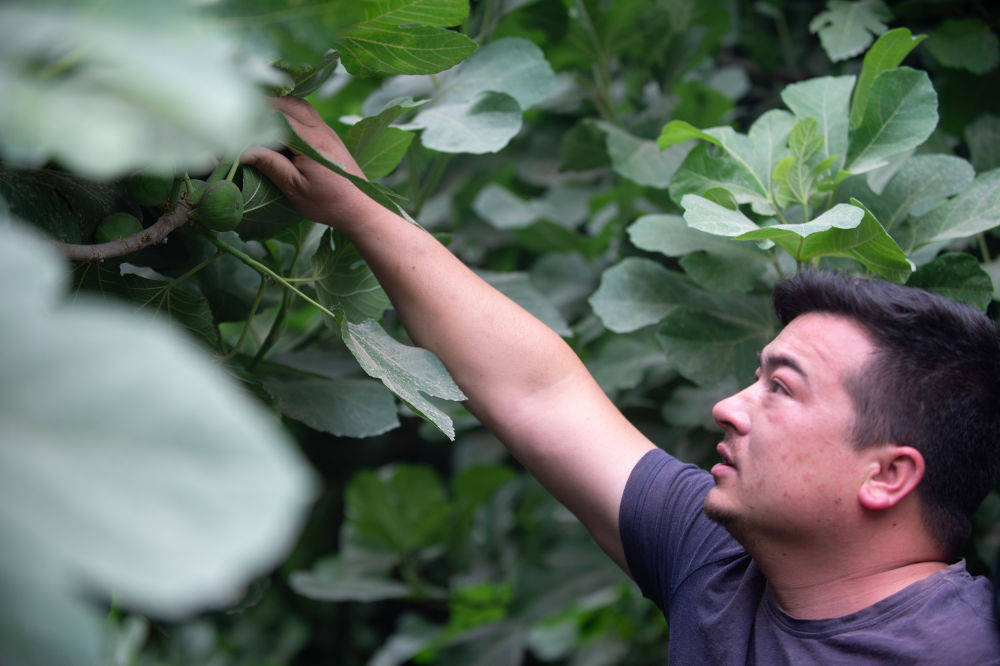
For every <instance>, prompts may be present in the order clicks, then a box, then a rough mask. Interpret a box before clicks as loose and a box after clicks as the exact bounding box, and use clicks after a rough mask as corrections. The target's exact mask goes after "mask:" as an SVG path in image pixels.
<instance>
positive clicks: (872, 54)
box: [851, 28, 926, 129]
mask: <svg viewBox="0 0 1000 666" xmlns="http://www.w3.org/2000/svg"><path fill="white" fill-rule="evenodd" d="M925 37H926V36H925V35H917V36H916V37H914V36H913V35H912V34H911V33H910V31H909V30H907V29H906V28H896V29H895V30H890V31H889V32H887V33H885V34H884V35H882V36H881V37H879V38H878V40H877V41H876V42H875V43H874V44H873V45H872V47H871V48H870V49H868V53H866V54H865V60H864V64H863V65H862V66H861V75H860V76H859V77H858V85H857V86H856V87H855V88H854V96H853V97H852V98H851V128H852V129H853V128H856V127H858V126H859V125H860V124H861V121H862V119H863V118H864V115H865V108H866V107H867V106H868V96H869V95H870V94H871V88H872V83H874V82H875V77H876V76H878V75H879V74H881V73H882V72H885V71H887V70H890V69H892V68H894V67H898V66H899V63H901V62H903V58H905V57H906V55H907V54H908V53H909V52H910V51H912V50H913V49H914V48H915V47H916V46H917V44H919V43H920V42H922V41H923V40H924V39H925Z"/></svg>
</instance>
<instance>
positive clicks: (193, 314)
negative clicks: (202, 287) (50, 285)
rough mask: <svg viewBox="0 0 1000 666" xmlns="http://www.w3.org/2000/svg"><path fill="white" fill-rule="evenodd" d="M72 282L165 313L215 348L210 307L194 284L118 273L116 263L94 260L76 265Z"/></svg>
mask: <svg viewBox="0 0 1000 666" xmlns="http://www.w3.org/2000/svg"><path fill="white" fill-rule="evenodd" d="M74 282H75V283H76V286H77V287H78V288H84V289H87V290H89V291H90V292H97V293H102V294H107V295H114V296H117V297H121V298H126V299H128V300H130V301H132V302H133V303H134V304H136V305H137V306H138V309H139V310H141V311H143V312H148V313H154V314H164V315H168V316H169V317H170V318H172V319H173V321H174V322H175V323H178V324H180V325H182V326H184V327H185V328H186V329H187V330H189V331H190V332H191V333H193V334H194V335H195V336H197V337H198V338H200V339H201V340H203V341H205V342H206V343H208V345H209V346H210V347H211V348H212V349H218V348H219V331H218V329H217V328H216V327H215V321H214V318H213V316H212V310H211V308H210V307H209V305H208V300H207V299H206V298H205V297H204V296H203V295H202V294H201V293H200V292H199V291H198V290H197V289H196V288H195V287H192V286H189V285H188V284H186V283H180V284H174V283H172V282H170V281H167V280H156V279H150V278H146V277H141V276H139V275H134V274H128V275H121V273H120V271H119V267H118V266H117V265H114V264H110V265H107V264H105V263H97V262H95V263H90V264H84V265H83V266H81V267H79V268H78V274H77V275H76V276H75V279H74Z"/></svg>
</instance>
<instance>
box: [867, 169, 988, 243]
mask: <svg viewBox="0 0 1000 666" xmlns="http://www.w3.org/2000/svg"><path fill="white" fill-rule="evenodd" d="M974 177H975V172H974V171H973V169H972V165H970V164H969V163H968V162H966V161H965V160H963V159H962V158H961V157H955V156H953V155H916V156H914V157H911V158H910V159H908V160H906V162H904V163H903V165H902V166H901V167H900V168H899V171H897V172H896V173H895V175H894V176H893V177H892V179H891V180H890V181H889V183H888V184H887V185H886V186H885V189H884V190H882V195H881V196H879V197H874V200H873V205H870V206H869V207H870V209H871V210H872V211H873V212H876V213H878V218H879V221H880V222H882V226H884V227H885V228H886V231H889V232H892V231H893V229H895V228H896V227H898V226H899V225H900V224H902V223H903V222H904V221H905V220H906V219H907V217H909V216H910V215H915V216H919V215H923V214H924V213H926V212H927V211H928V210H930V209H931V208H933V207H935V206H936V205H937V204H938V203H940V202H941V201H942V200H943V199H945V198H946V197H950V196H952V195H955V194H958V193H960V192H963V191H965V190H966V189H967V188H968V187H969V186H970V185H971V184H972V181H973V178H974ZM864 203H865V205H869V204H868V202H864ZM882 211H885V214H882Z"/></svg>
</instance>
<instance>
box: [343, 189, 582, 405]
mask: <svg viewBox="0 0 1000 666" xmlns="http://www.w3.org/2000/svg"><path fill="white" fill-rule="evenodd" d="M345 233H346V234H347V235H348V237H349V238H350V239H351V240H352V241H353V242H354V244H355V245H356V246H357V248H358V250H359V251H360V252H361V255H362V256H363V257H364V258H365V260H366V261H367V262H368V264H369V266H370V267H371V268H372V270H373V271H374V272H375V275H376V277H378V279H379V282H380V283H381V284H382V287H383V288H384V289H385V291H386V293H387V294H388V295H389V298H390V299H391V300H392V302H393V305H394V306H395V308H396V310H397V312H398V313H399V316H400V318H401V320H402V321H403V324H404V325H405V326H406V330H407V332H409V334H410V337H411V338H412V339H413V340H414V342H416V343H417V344H419V345H420V346H422V347H425V348H427V349H430V350H431V351H433V352H434V353H435V354H437V356H438V357H439V358H441V360H442V362H444V364H445V366H446V367H447V368H448V370H449V372H450V373H451V375H452V376H453V377H454V378H455V381H456V382H457V383H458V385H459V386H460V387H461V388H462V390H463V392H465V394H466V395H467V396H468V397H469V402H468V405H469V408H470V409H471V410H472V411H473V412H474V413H476V414H477V415H478V416H480V417H481V418H485V419H488V420H490V421H493V420H494V419H495V414H494V412H496V411H497V410H503V409H509V408H511V407H512V405H511V401H517V400H519V399H521V398H524V397H528V396H530V395H532V394H533V393H535V392H537V391H539V390H542V389H544V388H546V387H547V386H550V385H551V384H553V383H554V382H557V381H559V380H560V379H561V378H563V377H565V376H566V375H567V374H570V373H574V372H576V371H579V370H580V369H582V363H581V362H580V360H579V359H578V358H577V357H576V355H575V354H574V353H573V351H572V350H571V349H570V348H569V346H568V345H566V344H565V343H564V342H563V340H562V339H561V338H560V337H559V336H558V335H557V334H556V333H555V332H553V331H552V330H551V329H550V328H548V327H547V326H545V325H544V324H543V323H542V322H540V321H539V320H538V319H536V318H535V317H534V316H532V315H531V314H530V313H528V312H526V311H525V310H524V309H522V308H521V307H520V306H518V305H517V304H516V303H514V302H513V301H511V300H510V299H509V298H507V297H506V296H505V295H503V294H502V293H500V292H499V291H497V290H496V289H495V288H493V287H492V286H491V285H490V284H488V283H487V282H485V281H484V280H483V279H481V278H480V277H479V276H477V275H476V274H475V273H474V272H472V271H471V270H470V269H469V268H468V267H466V266H465V265H464V264H463V263H462V262H461V261H460V260H459V259H458V258H457V257H455V256H454V255H453V254H452V253H451V252H449V251H448V250H447V248H445V247H444V246H443V245H441V244H440V243H439V242H438V241H437V240H436V239H435V238H434V237H433V236H431V235H430V234H429V233H427V232H426V231H424V230H423V229H421V228H419V227H417V226H415V225H413V224H410V223H409V222H407V221H405V220H403V219H402V218H400V217H399V216H397V215H393V214H392V213H390V212H389V211H387V210H385V209H382V208H380V207H379V208H371V209H369V210H367V211H366V212H365V214H364V217H363V219H359V220H356V221H355V224H354V225H352V227H351V229H349V230H348V229H345Z"/></svg>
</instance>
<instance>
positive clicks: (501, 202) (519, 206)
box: [472, 183, 593, 229]
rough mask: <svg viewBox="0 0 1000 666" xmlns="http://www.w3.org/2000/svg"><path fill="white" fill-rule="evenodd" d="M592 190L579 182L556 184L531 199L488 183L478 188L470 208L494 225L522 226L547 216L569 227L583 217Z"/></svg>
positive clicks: (504, 226)
mask: <svg viewBox="0 0 1000 666" xmlns="http://www.w3.org/2000/svg"><path fill="white" fill-rule="evenodd" d="M592 194H593V191H592V190H591V189H590V188H586V187H583V186H579V185H557V186H555V187H552V188H550V189H549V190H547V191H546V192H545V194H544V195H542V196H540V197H536V198H534V199H528V200H525V199H522V198H521V197H519V196H517V195H516V194H514V193H513V192H511V191H510V190H508V189H506V188H504V187H501V186H500V185H497V184H496V183H490V184H488V185H487V186H486V187H484V188H483V189H481V190H479V193H478V194H476V198H475V199H474V200H473V201H472V209H473V210H474V211H476V214H477V215H479V217H481V218H483V219H484V220H486V221H487V222H489V223H490V224H491V225H493V226H494V227H496V228H497V229H522V228H524V227H528V226H531V225H532V224H533V223H535V222H537V221H538V220H550V221H552V222H556V223H558V224H560V225H561V226H564V227H566V228H568V229H572V228H574V227H576V226H579V224H580V223H581V222H583V221H584V219H586V217H587V214H588V212H589V210H588V206H587V204H588V202H589V201H590V197H591V195H592Z"/></svg>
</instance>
